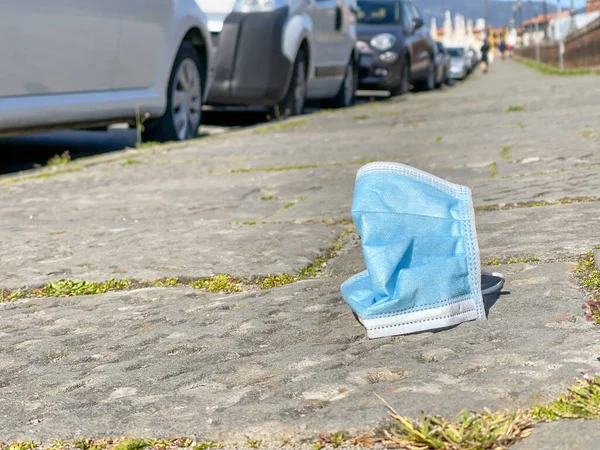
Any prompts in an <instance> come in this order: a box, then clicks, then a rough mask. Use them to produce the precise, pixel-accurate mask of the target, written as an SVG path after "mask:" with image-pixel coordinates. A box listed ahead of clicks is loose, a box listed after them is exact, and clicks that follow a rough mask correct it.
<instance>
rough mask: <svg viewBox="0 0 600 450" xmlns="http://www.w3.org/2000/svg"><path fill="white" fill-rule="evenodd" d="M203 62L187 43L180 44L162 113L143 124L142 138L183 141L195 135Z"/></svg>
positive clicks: (200, 98) (199, 118) (200, 100)
mask: <svg viewBox="0 0 600 450" xmlns="http://www.w3.org/2000/svg"><path fill="white" fill-rule="evenodd" d="M202 73H204V71H203V63H202V62H201V61H200V57H199V56H198V53H197V52H196V50H195V49H194V46H193V45H192V44H191V43H190V42H184V43H183V44H181V47H180V48H179V51H178V52H177V56H176V57H175V63H174V64H173V69H172V70H171V76H170V77H169V85H168V87H167V109H166V111H165V114H164V116H162V117H161V118H160V119H156V120H152V119H150V120H148V121H147V123H144V124H143V128H144V131H143V133H142V139H143V140H144V141H159V142H167V141H183V140H186V139H192V138H194V137H196V136H197V135H198V128H199V127H200V123H201V120H202V92H203V85H202V75H201V74H202Z"/></svg>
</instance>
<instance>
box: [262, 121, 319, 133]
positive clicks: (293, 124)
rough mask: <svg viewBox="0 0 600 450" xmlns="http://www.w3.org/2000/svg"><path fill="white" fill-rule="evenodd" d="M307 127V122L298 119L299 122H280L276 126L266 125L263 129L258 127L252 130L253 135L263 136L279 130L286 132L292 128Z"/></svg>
mask: <svg viewBox="0 0 600 450" xmlns="http://www.w3.org/2000/svg"><path fill="white" fill-rule="evenodd" d="M305 125H308V120H305V119H299V120H290V121H287V122H282V123H279V124H276V125H267V126H264V127H258V128H256V129H255V130H254V133H255V134H263V133H269V132H271V131H281V130H286V129H288V128H294V127H302V126H305Z"/></svg>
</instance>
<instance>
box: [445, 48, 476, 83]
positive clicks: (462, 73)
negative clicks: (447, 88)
mask: <svg viewBox="0 0 600 450" xmlns="http://www.w3.org/2000/svg"><path fill="white" fill-rule="evenodd" d="M447 49H448V53H449V54H450V72H449V76H450V78H452V79H454V80H462V79H463V78H465V77H466V76H467V75H468V74H469V70H470V65H471V64H470V62H469V57H468V55H467V52H466V50H465V49H464V48H463V47H447Z"/></svg>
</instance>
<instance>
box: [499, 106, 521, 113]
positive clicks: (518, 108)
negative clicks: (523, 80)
mask: <svg viewBox="0 0 600 450" xmlns="http://www.w3.org/2000/svg"><path fill="white" fill-rule="evenodd" d="M521 111H525V106H524V105H508V108H506V109H505V110H504V112H507V113H509V112H521Z"/></svg>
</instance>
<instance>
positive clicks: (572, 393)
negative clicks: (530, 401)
mask: <svg viewBox="0 0 600 450" xmlns="http://www.w3.org/2000/svg"><path fill="white" fill-rule="evenodd" d="M531 415H532V416H533V418H535V419H536V420H538V421H543V422H552V421H555V420H558V419H598V418H600V376H596V377H589V376H585V377H584V378H583V380H578V381H577V383H576V384H575V386H573V387H571V388H569V392H568V393H567V394H563V395H561V396H560V397H559V398H558V399H557V400H555V401H554V402H552V403H550V404H548V405H545V406H535V407H533V408H532V410H531Z"/></svg>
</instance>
